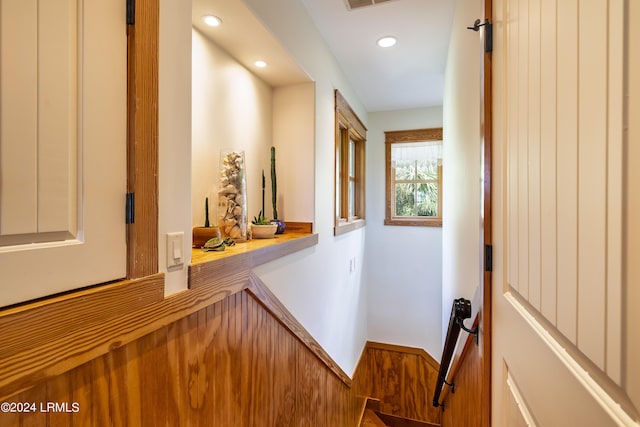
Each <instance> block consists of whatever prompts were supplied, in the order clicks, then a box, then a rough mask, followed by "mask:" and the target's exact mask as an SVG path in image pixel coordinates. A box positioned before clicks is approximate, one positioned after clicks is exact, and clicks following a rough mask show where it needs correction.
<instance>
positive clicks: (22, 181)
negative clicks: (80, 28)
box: [0, 0, 38, 235]
mask: <svg viewBox="0 0 640 427" xmlns="http://www.w3.org/2000/svg"><path fill="white" fill-rule="evenodd" d="M0 8H1V9H0V20H1V21H0V54H1V55H2V56H1V57H0V123H1V124H2V126H0V235H10V234H23V233H35V232H36V231H37V170H36V166H37V160H38V157H37V138H38V135H37V122H38V112H37V97H38V76H37V70H38V66H37V63H38V53H37V52H38V40H37V34H38V27H37V25H38V22H37V19H36V17H37V16H38V9H37V8H38V2H36V1H35V0H28V1H3V2H0Z"/></svg>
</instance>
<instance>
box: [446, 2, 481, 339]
mask: <svg viewBox="0 0 640 427" xmlns="http://www.w3.org/2000/svg"><path fill="white" fill-rule="evenodd" d="M480 3H481V2H479V1H476V0H457V1H456V9H455V15H454V18H453V27H452V31H451V41H450V44H449V57H448V60H447V69H446V73H445V89H444V103H443V104H444V105H443V116H444V119H443V121H444V128H443V138H444V147H443V164H444V165H447V166H446V167H443V171H442V175H443V181H444V182H443V186H444V191H445V193H444V194H445V197H444V200H443V203H442V215H443V224H442V242H443V243H442V282H443V289H442V340H443V342H444V338H445V336H446V331H447V326H448V324H449V316H450V314H451V304H452V302H453V300H454V299H455V298H460V297H464V298H467V299H472V297H473V293H474V291H475V289H476V287H477V286H478V285H479V283H480V282H479V279H480V268H481V263H480V258H479V254H480V253H481V252H480V185H481V181H480V176H481V175H480V173H481V171H480V161H481V158H480V142H481V138H480V61H481V58H480V53H481V47H480V44H479V36H478V33H475V32H473V31H470V30H467V29H466V26H468V25H471V24H472V23H473V21H475V19H476V18H478V17H479V16H481V15H482V10H481V4H480Z"/></svg>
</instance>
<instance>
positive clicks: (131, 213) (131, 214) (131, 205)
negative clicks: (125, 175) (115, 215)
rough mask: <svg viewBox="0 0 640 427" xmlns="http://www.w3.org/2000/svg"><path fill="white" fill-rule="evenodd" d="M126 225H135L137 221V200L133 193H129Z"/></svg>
mask: <svg viewBox="0 0 640 427" xmlns="http://www.w3.org/2000/svg"><path fill="white" fill-rule="evenodd" d="M124 218H125V224H133V222H134V220H135V198H134V195H133V193H127V203H126V207H125V214H124Z"/></svg>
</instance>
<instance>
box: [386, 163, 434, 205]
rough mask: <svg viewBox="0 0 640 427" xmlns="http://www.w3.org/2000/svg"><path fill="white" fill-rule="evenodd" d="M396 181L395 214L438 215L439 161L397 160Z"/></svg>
mask: <svg viewBox="0 0 640 427" xmlns="http://www.w3.org/2000/svg"><path fill="white" fill-rule="evenodd" d="M395 183H396V184H395V216H400V217H429V216H438V184H437V183H438V164H437V161H426V160H403V161H396V162H395Z"/></svg>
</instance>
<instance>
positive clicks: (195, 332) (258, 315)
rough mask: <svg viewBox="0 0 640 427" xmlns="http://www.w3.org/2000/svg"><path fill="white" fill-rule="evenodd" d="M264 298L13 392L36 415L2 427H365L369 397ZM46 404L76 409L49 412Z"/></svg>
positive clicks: (242, 300)
mask: <svg viewBox="0 0 640 427" xmlns="http://www.w3.org/2000/svg"><path fill="white" fill-rule="evenodd" d="M252 283H254V285H253V286H255V284H256V283H260V282H259V280H258V279H257V278H255V277H253V278H252ZM264 292H267V291H265V290H264V289H262V293H264ZM257 293H258V292H247V291H246V290H242V291H240V292H238V293H235V294H233V295H230V296H227V297H226V298H224V299H222V300H221V301H218V302H216V303H214V304H212V305H209V306H207V307H205V308H202V309H200V310H198V311H196V312H194V313H192V314H189V315H188V316H186V317H183V318H181V319H179V320H176V321H174V322H172V323H170V324H168V325H166V326H163V327H160V328H159V329H157V330H155V331H154V332H152V333H150V334H147V335H145V336H143V337H141V338H139V339H137V340H135V341H132V342H130V343H128V344H126V345H124V346H122V347H119V348H115V349H113V350H112V351H110V352H108V353H106V354H104V355H102V356H100V357H97V358H95V359H93V360H91V361H89V362H87V363H84V364H82V365H80V366H78V367H76V368H74V369H72V370H70V371H68V372H65V373H63V374H61V375H58V376H56V377H53V378H51V379H48V380H46V381H44V382H41V383H39V384H37V385H36V386H35V387H34V388H32V389H30V390H28V391H25V392H22V393H20V394H17V395H14V396H13V397H11V398H9V399H7V401H10V402H34V403H35V404H36V405H37V408H36V409H37V410H36V412H33V413H12V414H11V413H10V414H7V413H3V414H0V425H2V426H3V427H5V426H6V427H9V426H28V425H37V426H153V427H156V426H198V425H202V426H221V427H224V426H229V427H236V426H247V427H254V426H294V425H295V426H313V427H315V426H341V427H342V426H345V427H348V426H357V425H358V422H359V418H360V415H361V412H362V410H363V405H364V399H363V398H359V397H357V396H356V395H355V393H354V391H355V390H354V388H352V387H350V384H345V382H344V381H343V380H342V379H341V378H340V377H339V376H338V375H336V374H335V373H334V372H333V370H332V369H330V368H329V367H328V366H327V365H326V363H324V362H323V361H321V360H320V359H319V358H318V357H317V356H316V354H315V353H314V352H312V351H311V350H310V348H309V346H308V345H307V344H305V343H303V342H302V341H301V340H300V339H299V338H298V337H297V336H296V334H294V333H292V332H291V330H290V329H289V327H287V326H285V324H284V323H281V320H279V319H278V318H277V317H275V316H274V315H272V314H271V312H269V311H268V310H267V309H265V307H264V306H263V305H262V303H261V302H260V301H259V300H258V299H257V297H256V296H255V294H257ZM47 402H58V403H62V404H68V407H65V409H68V410H69V412H66V411H63V412H54V411H49V412H47V411H46V406H45V410H41V408H40V405H41V404H44V405H47ZM74 403H75V405H74ZM76 409H77V411H75V412H74V410H76Z"/></svg>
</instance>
